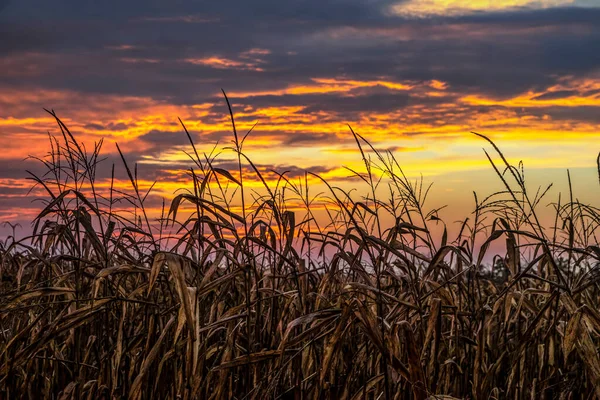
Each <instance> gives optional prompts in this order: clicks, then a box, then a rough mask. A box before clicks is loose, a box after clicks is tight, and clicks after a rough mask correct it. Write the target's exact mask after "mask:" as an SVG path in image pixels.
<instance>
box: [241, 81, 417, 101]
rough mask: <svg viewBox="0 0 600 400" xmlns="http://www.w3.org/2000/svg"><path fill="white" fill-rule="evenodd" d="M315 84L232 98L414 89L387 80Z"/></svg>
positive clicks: (318, 82)
mask: <svg viewBox="0 0 600 400" xmlns="http://www.w3.org/2000/svg"><path fill="white" fill-rule="evenodd" d="M311 80H312V81H313V82H314V83H315V84H313V85H291V86H288V87H287V88H284V89H276V90H270V91H262V92H232V93H230V95H231V96H232V97H239V98H245V97H255V96H282V95H286V94H293V95H300V94H321V93H347V92H350V91H351V90H354V89H359V88H371V87H375V86H383V87H385V88H387V89H390V90H400V91H405V90H410V89H412V88H413V87H414V85H413V84H409V83H402V82H391V81H385V80H374V81H357V80H350V79H336V78H327V79H324V78H312V79H311Z"/></svg>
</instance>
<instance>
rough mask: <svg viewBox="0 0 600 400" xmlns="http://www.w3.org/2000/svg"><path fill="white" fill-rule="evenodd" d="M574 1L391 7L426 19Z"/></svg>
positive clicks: (438, 1) (491, 0)
mask: <svg viewBox="0 0 600 400" xmlns="http://www.w3.org/2000/svg"><path fill="white" fill-rule="evenodd" d="M573 3H574V0H502V1H498V0H409V1H406V2H402V3H399V4H395V5H393V6H392V7H391V12H392V13H394V14H396V15H401V16H410V17H426V16H430V15H461V14H467V13H470V12H477V11H485V12H490V11H503V10H510V9H516V8H522V7H528V8H550V7H560V6H568V5H572V4H573Z"/></svg>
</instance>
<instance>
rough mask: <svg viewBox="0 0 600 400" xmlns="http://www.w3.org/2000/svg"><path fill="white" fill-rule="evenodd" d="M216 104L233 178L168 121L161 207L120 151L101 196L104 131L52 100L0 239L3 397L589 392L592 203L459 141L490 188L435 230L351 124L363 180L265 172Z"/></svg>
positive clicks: (395, 167)
mask: <svg viewBox="0 0 600 400" xmlns="http://www.w3.org/2000/svg"><path fill="white" fill-rule="evenodd" d="M225 98H226V97H225ZM226 99H227V98H226ZM227 104H228V105H229V110H230V117H231V123H232V131H233V132H232V136H233V142H232V145H231V147H229V148H228V149H227V151H229V154H233V155H234V157H235V160H236V162H237V165H238V168H237V170H236V169H234V170H232V171H228V170H225V169H221V168H218V167H217V166H215V165H213V164H216V159H217V156H218V155H215V154H200V152H198V151H197V148H196V146H195V144H194V143H193V141H192V135H191V134H189V133H188V132H187V130H186V129H185V126H184V124H183V123H182V124H181V125H182V135H184V134H187V137H188V138H189V141H190V143H189V148H190V151H189V156H190V159H191V161H193V163H194V166H193V168H191V169H190V170H189V171H188V172H189V175H190V182H191V183H190V187H189V188H188V190H187V191H185V192H179V193H178V194H176V195H175V196H174V197H173V198H172V200H171V201H170V204H166V205H165V206H164V207H163V211H162V213H161V215H159V216H154V215H151V214H150V213H149V211H148V209H147V206H146V205H147V203H148V201H149V198H150V196H151V190H145V189H142V188H141V187H140V186H139V184H138V172H137V166H136V167H132V166H130V165H129V164H128V163H127V159H126V154H123V153H122V152H121V150H120V149H119V154H120V157H121V161H122V165H117V166H113V171H114V169H115V168H123V170H124V171H125V172H126V173H127V174H128V177H129V179H130V185H131V190H130V191H128V192H125V191H122V190H117V189H116V188H115V187H114V184H111V185H110V186H109V187H108V189H107V188H106V187H100V185H99V184H98V181H97V173H96V171H97V166H98V165H99V164H100V163H101V162H102V156H101V147H102V143H101V142H99V143H97V144H96V146H95V147H94V148H93V150H92V151H88V150H86V148H85V147H84V146H83V145H82V144H81V143H79V142H78V141H77V140H76V138H75V136H74V135H73V134H72V133H71V132H70V131H69V129H68V128H67V126H65V124H64V123H63V122H62V121H61V120H60V119H59V118H58V117H57V116H56V114H55V113H54V112H53V111H49V112H50V113H51V114H52V115H53V116H54V117H55V118H56V122H57V126H58V129H59V131H60V134H58V135H56V137H51V140H50V147H51V150H50V152H49V154H48V156H47V157H43V158H40V159H39V161H40V163H41V164H40V165H41V167H43V168H44V172H43V173H42V174H38V175H34V174H31V179H32V180H33V181H34V182H33V183H34V185H35V186H36V187H37V188H38V189H41V190H43V192H44V193H45V195H44V197H43V201H44V203H43V206H42V207H40V208H41V211H40V212H39V215H38V216H37V217H36V218H35V220H34V221H33V233H32V235H31V236H30V237H27V238H26V239H23V240H16V239H15V238H8V239H7V240H6V241H5V242H4V243H2V244H1V245H0V246H1V247H0V262H1V264H0V278H1V279H0V281H1V282H0V285H1V286H0V324H1V325H0V330H1V334H0V359H1V364H0V397H1V398H5V399H18V398H31V399H34V398H46V399H120V398H128V399H407V400H408V399H416V400H425V399H454V398H460V399H463V398H464V399H594V398H597V399H600V356H599V354H598V346H599V344H600V311H599V309H600V287H599V286H598V282H599V281H600V247H598V240H597V231H598V226H599V222H600V209H598V208H596V207H594V206H592V205H586V204H582V203H580V202H579V201H577V200H576V197H575V196H574V194H573V193H568V194H567V196H562V197H561V198H559V199H558V200H553V202H551V201H550V200H547V199H546V197H545V195H546V193H547V192H546V191H544V190H540V191H538V192H535V193H530V192H529V191H528V190H527V185H526V183H525V180H524V173H523V167H522V165H512V164H510V163H509V162H508V161H507V159H506V158H505V156H504V154H503V153H502V152H501V151H500V149H499V148H498V147H496V145H495V144H494V143H493V142H492V141H491V140H489V139H487V137H485V136H483V135H478V134H476V135H478V136H479V137H480V139H481V141H482V145H484V146H487V148H489V149H490V150H489V152H486V153H485V154H484V156H487V157H488V159H489V161H490V168H493V169H494V170H495V171H496V173H497V177H498V180H499V182H500V183H501V184H502V185H503V187H504V189H503V190H502V191H500V192H497V193H493V194H492V195H490V196H488V197H486V198H483V199H479V198H477V196H475V207H474V209H473V211H472V212H469V213H468V215H465V219H464V221H463V223H462V225H461V227H460V230H459V232H458V234H457V235H456V236H455V237H449V236H450V235H449V234H448V232H447V230H446V229H445V228H444V229H443V233H442V234H436V233H435V232H434V231H435V229H432V226H433V225H436V226H444V225H443V221H441V220H440V218H439V217H438V210H436V209H433V210H429V209H427V206H426V199H427V194H428V188H427V187H424V186H423V182H422V180H416V181H414V180H412V179H410V178H409V177H408V176H407V175H405V173H404V171H403V170H402V167H401V166H400V163H399V162H398V161H397V159H396V158H395V157H394V155H393V154H392V153H390V152H384V151H379V150H377V149H376V148H375V147H373V146H372V145H371V144H370V143H369V142H368V141H367V140H366V139H365V138H364V137H362V136H361V135H360V134H358V133H356V132H354V131H352V130H351V129H350V132H349V134H351V135H353V138H354V139H355V140H356V146H357V150H356V151H357V156H358V157H362V160H363V162H364V169H363V170H362V171H352V170H350V171H349V173H350V174H352V175H353V179H354V180H355V181H356V182H360V183H361V184H362V189H361V191H360V192H357V193H354V192H353V193H349V192H344V191H343V190H342V189H340V188H339V187H336V186H333V185H332V184H330V183H328V182H327V181H325V180H323V179H321V178H320V177H319V176H317V175H315V174H310V173H308V172H307V173H306V174H305V177H304V179H290V178H288V177H287V176H286V174H285V173H279V174H277V178H276V179H275V180H273V179H267V178H266V177H265V176H264V171H262V172H261V171H260V169H259V168H257V167H256V166H255V164H254V163H253V162H252V161H251V160H250V159H249V158H248V157H247V156H246V153H245V152H244V143H245V140H246V139H247V136H248V135H246V134H245V133H244V134H242V133H240V132H238V131H237V129H236V126H235V120H234V114H233V111H232V109H231V106H230V104H229V101H228V100H227ZM248 140H250V139H248ZM113 177H114V173H113ZM249 179H253V180H254V181H257V182H259V183H260V184H261V185H262V189H261V190H260V191H250V190H249V189H248V186H247V183H248V180H249ZM309 179H310V180H311V181H315V180H317V181H319V182H320V184H321V185H323V187H325V188H327V191H326V192H323V193H314V194H313V193H311V192H310V191H309V186H310V185H309ZM113 180H114V179H113ZM111 182H112V181H111ZM273 182H274V183H273ZM150 189H151V188H150ZM565 197H566V198H567V200H565ZM548 203H550V205H549V206H548V205H547V204H548ZM118 204H121V205H123V204H127V205H128V209H129V211H127V212H122V210H121V209H120V208H118V207H117V205H118ZM119 207H120V206H119ZM318 207H321V210H322V211H323V210H324V212H326V215H327V218H326V220H325V221H324V220H323V218H321V217H316V216H315V212H316V211H315V208H318ZM541 207H552V209H553V210H554V215H555V217H554V221H553V223H550V224H546V226H544V224H543V221H542V220H541V219H540V217H539V209H540V208H541ZM498 244H499V245H501V247H502V249H505V252H504V253H503V254H501V255H496V256H493V262H492V265H493V267H494V268H493V270H490V268H489V265H488V264H489V260H490V259H491V257H492V254H491V248H493V247H494V246H496V245H498ZM500 272H501V273H502V274H500ZM500 275H502V276H500Z"/></svg>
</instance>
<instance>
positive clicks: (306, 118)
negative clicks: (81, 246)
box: [0, 0, 600, 235]
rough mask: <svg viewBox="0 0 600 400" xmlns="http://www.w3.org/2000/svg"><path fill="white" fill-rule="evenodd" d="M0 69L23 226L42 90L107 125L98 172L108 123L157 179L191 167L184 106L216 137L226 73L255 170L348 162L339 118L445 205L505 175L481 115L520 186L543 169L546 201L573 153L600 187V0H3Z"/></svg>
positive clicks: (457, 208) (13, 201) (220, 136)
mask: <svg viewBox="0 0 600 400" xmlns="http://www.w3.org/2000/svg"><path fill="white" fill-rule="evenodd" d="M0 71H1V74H0V149H1V151H0V222H3V221H13V222H20V223H21V224H22V225H23V226H24V229H28V227H29V226H30V225H29V221H30V219H31V217H33V216H34V215H35V213H36V211H39V208H40V206H41V205H40V203H35V202H33V203H32V202H31V200H32V197H27V196H26V194H27V191H28V189H29V188H30V187H31V181H27V180H25V177H26V173H25V170H26V169H30V170H36V169H38V170H39V166H38V165H37V163H35V162H34V161H31V160H24V158H25V157H27V156H28V155H34V156H43V155H44V154H45V153H47V152H48V150H49V146H48V136H47V133H48V132H51V133H58V132H59V131H58V130H57V127H56V124H55V122H54V121H53V119H52V118H51V117H50V116H49V115H48V114H47V113H45V112H44V110H43V108H48V109H54V110H55V111H56V113H57V114H58V116H59V117H61V118H62V119H63V121H64V122H65V123H66V124H67V125H68V126H69V127H70V129H71V130H72V131H73V132H74V134H75V135H76V136H77V138H78V139H79V140H82V141H84V142H85V143H88V144H90V145H91V144H93V142H94V141H97V140H99V139H100V138H104V139H105V145H104V154H105V155H106V156H107V157H108V160H107V165H108V166H107V168H106V169H105V170H102V171H101V172H102V173H103V174H104V175H103V176H104V177H107V176H108V171H109V170H110V167H109V166H110V164H111V163H112V162H115V163H118V162H119V161H118V158H117V156H118V153H116V146H115V142H118V144H119V145H120V146H121V148H122V149H123V150H124V152H125V153H126V155H127V157H128V161H130V162H131V163H133V162H138V163H139V164H140V166H139V171H140V172H139V174H140V177H141V179H142V180H144V181H147V182H152V181H154V180H158V184H157V193H158V194H157V196H165V197H167V198H168V197H170V196H172V195H173V192H174V191H175V189H176V188H178V187H182V186H185V185H186V184H187V183H188V180H187V177H186V175H185V173H184V171H185V169H186V168H189V166H190V162H189V161H188V159H187V156H186V155H185V154H184V153H183V152H182V150H185V149H188V147H187V139H186V136H185V134H184V133H183V131H182V129H181V126H180V125H179V122H178V120H177V118H178V117H180V118H181V119H182V120H183V121H184V122H185V124H186V125H187V127H188V129H189V130H190V132H191V133H192V135H193V137H194V140H195V141H196V143H197V145H198V148H199V150H200V151H209V150H210V149H211V148H212V147H213V145H214V144H215V142H216V141H219V143H220V144H219V147H224V146H227V145H229V141H230V139H231V130H230V124H229V119H228V118H229V116H228V114H227V107H226V104H225V102H224V101H223V97H222V94H221V89H224V90H225V91H226V92H227V94H228V95H229V97H230V100H231V102H232V104H233V108H234V112H235V115H236V119H237V122H238V124H239V127H240V130H247V129H249V128H250V127H251V126H252V125H254V123H255V122H258V125H257V126H256V128H255V129H254V131H253V133H252V134H251V136H250V137H249V139H248V143H247V145H246V151H247V153H248V155H249V156H250V158H252V159H253V161H254V162H255V163H256V164H257V165H259V166H260V168H261V169H263V170H270V169H275V170H278V171H282V170H290V171H291V176H301V175H302V174H303V171H304V170H305V169H306V170H309V171H312V172H315V173H318V174H320V175H321V176H323V177H325V178H327V179H329V180H331V181H343V180H344V179H345V177H346V176H348V171H347V170H345V169H343V168H342V167H343V166H348V167H351V168H360V165H361V159H360V155H359V153H358V152H357V151H356V149H355V147H356V145H355V143H354V139H353V137H352V135H351V133H350V131H349V129H348V127H347V124H350V125H351V126H352V128H353V129H354V130H355V131H357V132H359V133H360V134H361V135H363V136H365V137H366V138H368V139H369V140H370V141H371V142H372V143H373V145H374V146H375V147H376V148H379V149H390V150H392V151H393V152H394V154H396V157H397V158H398V160H399V161H400V163H401V164H402V166H403V167H404V168H405V170H406V172H407V173H408V174H409V175H410V176H412V177H417V176H419V174H421V173H422V174H423V176H424V179H425V181H426V182H434V187H433V188H434V189H432V194H431V196H432V198H431V206H432V207H433V206H440V205H442V204H448V205H449V207H448V209H447V210H445V211H444V212H445V214H443V215H444V216H445V217H446V218H447V219H448V220H449V221H450V222H451V221H453V220H456V219H458V218H462V217H464V216H465V215H466V214H468V213H469V212H470V211H471V210H472V206H473V196H472V191H473V190H476V191H477V192H478V193H481V195H482V196H483V195H486V194H489V193H491V192H492V191H493V190H497V189H498V188H499V186H498V180H497V178H494V176H493V171H492V170H491V168H490V166H489V163H488V161H487V159H486V157H485V154H484V153H483V150H482V148H487V149H489V148H490V147H489V145H487V144H486V143H485V142H484V141H482V140H481V139H480V138H477V137H476V136H474V135H472V134H471V133H470V131H477V132H480V133H483V134H485V135H487V136H489V137H490V138H492V139H493V140H494V141H496V143H497V144H498V145H499V147H500V148H502V149H503V151H504V152H505V153H506V154H507V156H508V157H509V159H510V160H511V161H514V162H517V161H518V160H523V162H524V164H525V168H526V172H528V174H529V175H528V178H530V179H531V184H532V186H534V187H535V186H536V185H544V184H547V183H550V182H555V184H556V188H555V189H554V192H553V193H551V197H550V198H549V199H548V202H547V203H549V202H550V201H551V200H555V197H556V194H557V193H558V191H559V190H565V188H566V182H567V180H566V176H567V175H566V169H567V168H569V169H570V171H571V175H572V177H573V183H574V190H575V191H576V193H577V196H578V197H579V198H581V199H583V200H586V201H589V202H592V203H594V204H595V201H596V199H598V196H599V195H600V193H599V190H600V188H599V186H598V179H597V176H596V175H595V174H596V172H595V171H596V169H595V163H596V156H597V154H598V151H600V144H599V143H600V142H599V141H598V139H599V137H600V1H599V0H540V1H531V0H508V1H492V0H405V1H387V0H318V1H317V0H305V1H298V0H277V1H276V0H256V1H248V0H229V1H191V0H173V1H158V0H151V1H148V0H144V1H142V0H127V1H122V0H106V1H101V2H99V1H91V0H62V1H61V0H59V1H42V0H0ZM232 158H233V156H232V154H230V153H225V154H224V155H223V157H222V165H221V166H222V167H223V168H228V167H230V166H231V165H233V164H232V163H231V162H229V161H228V160H231V159H232ZM118 167H120V165H118ZM122 176H124V175H122ZM6 232H7V230H6V228H2V230H0V233H1V234H2V235H5V234H6Z"/></svg>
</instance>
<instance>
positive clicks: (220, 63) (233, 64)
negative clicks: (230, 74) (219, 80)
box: [184, 57, 263, 71]
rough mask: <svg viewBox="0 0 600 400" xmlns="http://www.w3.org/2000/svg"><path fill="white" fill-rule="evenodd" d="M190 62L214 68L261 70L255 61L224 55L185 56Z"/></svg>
mask: <svg viewBox="0 0 600 400" xmlns="http://www.w3.org/2000/svg"><path fill="white" fill-rule="evenodd" d="M184 61H185V62H188V63H190V64H197V65H204V66H207V67H212V68H216V69H248V70H253V71H263V69H262V68H259V67H257V62H245V61H235V60H232V59H229V58H224V57H206V58H186V59H185V60H184Z"/></svg>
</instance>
